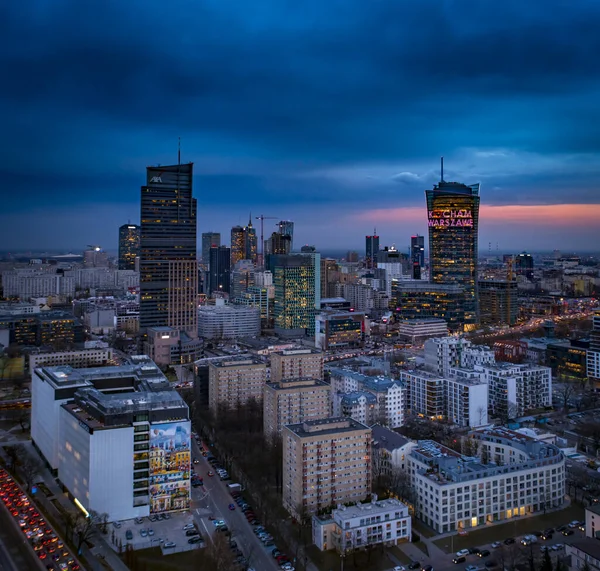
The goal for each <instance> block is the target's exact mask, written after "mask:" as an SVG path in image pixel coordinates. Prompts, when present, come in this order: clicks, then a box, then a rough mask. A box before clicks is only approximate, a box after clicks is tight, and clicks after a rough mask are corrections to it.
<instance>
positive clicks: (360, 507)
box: [331, 498, 408, 521]
mask: <svg viewBox="0 0 600 571" xmlns="http://www.w3.org/2000/svg"><path fill="white" fill-rule="evenodd" d="M402 509H404V510H407V507H406V505H405V504H403V503H402V502H401V501H400V500H397V499H395V498H390V499H387V500H377V501H374V502H369V503H364V504H357V505H355V506H340V507H339V508H337V509H335V510H333V511H332V513H331V515H332V516H333V519H334V520H338V521H340V520H341V521H347V520H349V519H354V518H363V517H365V516H369V517H372V516H376V515H378V514H384V513H387V512H390V511H397V510H402ZM405 515H408V512H406V513H405Z"/></svg>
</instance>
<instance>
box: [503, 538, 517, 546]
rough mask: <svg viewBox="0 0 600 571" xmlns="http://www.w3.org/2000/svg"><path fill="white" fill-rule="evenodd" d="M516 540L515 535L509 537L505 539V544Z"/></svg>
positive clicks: (510, 543)
mask: <svg viewBox="0 0 600 571" xmlns="http://www.w3.org/2000/svg"><path fill="white" fill-rule="evenodd" d="M514 542H515V538H514V537H507V538H506V539H505V540H504V545H512V544H513V543H514Z"/></svg>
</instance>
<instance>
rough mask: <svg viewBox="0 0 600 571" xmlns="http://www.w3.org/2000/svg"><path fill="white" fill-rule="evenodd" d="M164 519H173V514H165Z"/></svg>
mask: <svg viewBox="0 0 600 571" xmlns="http://www.w3.org/2000/svg"><path fill="white" fill-rule="evenodd" d="M163 519H171V516H170V515H169V514H163Z"/></svg>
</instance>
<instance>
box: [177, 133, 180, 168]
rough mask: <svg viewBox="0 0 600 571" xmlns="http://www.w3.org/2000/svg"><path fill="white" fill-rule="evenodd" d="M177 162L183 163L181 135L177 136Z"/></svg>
mask: <svg viewBox="0 0 600 571" xmlns="http://www.w3.org/2000/svg"><path fill="white" fill-rule="evenodd" d="M177 140H178V143H177V164H178V165H181V137H177Z"/></svg>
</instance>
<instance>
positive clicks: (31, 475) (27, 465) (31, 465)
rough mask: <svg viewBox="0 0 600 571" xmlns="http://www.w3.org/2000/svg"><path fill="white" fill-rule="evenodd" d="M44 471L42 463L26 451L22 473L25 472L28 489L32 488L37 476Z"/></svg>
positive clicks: (22, 463)
mask: <svg viewBox="0 0 600 571" xmlns="http://www.w3.org/2000/svg"><path fill="white" fill-rule="evenodd" d="M41 471H42V463H41V462H40V461H39V460H38V459H37V458H34V457H33V456H32V455H31V454H29V453H28V452H27V451H25V454H24V456H23V457H22V459H21V473H22V474H23V479H24V480H25V483H26V484H27V491H28V492H29V491H30V490H31V486H32V484H33V482H34V480H35V478H36V477H37V476H39V474H40V472H41Z"/></svg>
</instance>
